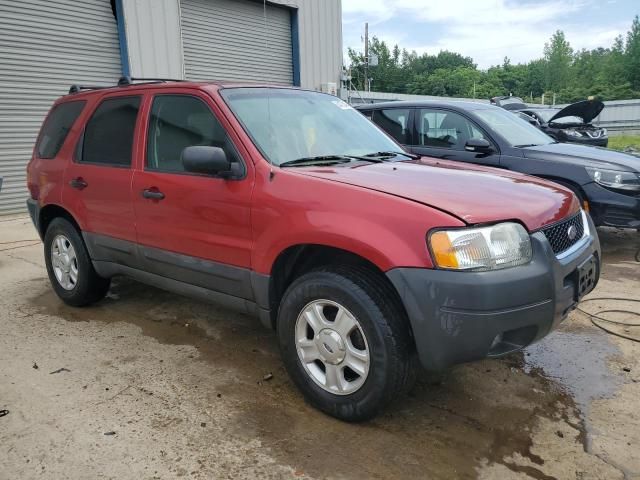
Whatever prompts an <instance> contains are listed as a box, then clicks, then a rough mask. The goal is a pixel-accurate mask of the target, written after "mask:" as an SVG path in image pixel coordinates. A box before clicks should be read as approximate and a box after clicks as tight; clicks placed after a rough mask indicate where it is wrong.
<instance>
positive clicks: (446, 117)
mask: <svg viewBox="0 0 640 480" xmlns="http://www.w3.org/2000/svg"><path fill="white" fill-rule="evenodd" d="M471 138H482V139H485V140H487V141H490V139H488V138H487V137H486V136H485V135H484V134H483V133H482V132H481V131H480V130H479V129H478V128H477V127H476V126H475V125H474V124H473V123H472V122H471V121H469V120H468V119H467V118H465V117H463V116H462V115H460V114H459V113H456V112H450V111H447V110H438V109H428V108H424V109H420V110H418V145H419V146H424V147H438V148H450V149H452V150H464V146H465V144H466V143H467V141H468V140H469V139H471Z"/></svg>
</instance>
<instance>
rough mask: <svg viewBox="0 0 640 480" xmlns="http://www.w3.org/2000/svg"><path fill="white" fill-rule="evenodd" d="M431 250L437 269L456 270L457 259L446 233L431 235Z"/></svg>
mask: <svg viewBox="0 0 640 480" xmlns="http://www.w3.org/2000/svg"><path fill="white" fill-rule="evenodd" d="M431 250H433V254H434V255H435V257H436V258H435V260H436V263H437V264H438V266H439V267H441V268H458V258H457V257H456V252H455V250H454V248H453V245H451V240H449V235H448V234H447V232H435V233H434V234H433V235H431Z"/></svg>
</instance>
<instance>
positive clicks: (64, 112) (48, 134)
mask: <svg viewBox="0 0 640 480" xmlns="http://www.w3.org/2000/svg"><path fill="white" fill-rule="evenodd" d="M85 103H86V102H85V101H76V102H65V103H61V104H59V105H56V106H55V107H54V108H53V110H51V113H50V114H49V115H48V116H47V119H46V120H45V122H44V125H43V126H42V130H41V132H40V136H39V137H38V144H37V145H36V154H37V156H38V158H54V157H55V156H56V155H58V152H59V151H60V148H62V145H63V144H64V141H65V140H66V138H67V135H68V134H69V131H70V130H71V127H72V126H73V124H74V123H75V121H76V120H77V118H78V117H79V116H80V113H81V112H82V109H83V108H84V105H85Z"/></svg>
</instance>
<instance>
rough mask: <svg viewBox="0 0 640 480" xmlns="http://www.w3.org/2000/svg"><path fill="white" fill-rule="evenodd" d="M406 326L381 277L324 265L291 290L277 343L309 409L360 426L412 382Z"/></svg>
mask: <svg viewBox="0 0 640 480" xmlns="http://www.w3.org/2000/svg"><path fill="white" fill-rule="evenodd" d="M408 325H409V323H408V320H407V318H406V314H405V312H404V309H403V308H402V305H401V304H400V301H399V299H398V298H397V295H396V294H395V291H393V287H391V286H390V285H389V284H387V283H386V282H385V281H384V278H381V277H380V274H379V273H377V272H374V271H371V270H369V269H364V268H359V267H350V266H340V267H327V268H323V269H320V270H315V271H312V272H310V273H307V274H305V275H302V276H301V277H299V278H298V279H297V280H295V281H294V282H293V283H292V284H291V286H290V287H289V288H288V289H287V291H286V292H285V294H284V297H283V299H282V303H281V306H280V309H279V312H278V339H279V343H280V349H281V352H282V356H283V360H284V364H285V367H286V368H287V371H288V373H289V375H290V376H291V378H292V379H293V381H294V383H295V384H296V385H297V387H298V388H299V389H300V390H301V391H302V393H303V394H304V396H305V398H306V400H307V401H308V402H309V403H310V404H311V405H313V406H315V407H316V408H318V409H319V410H322V411H323V412H325V413H327V414H329V415H332V416H334V417H337V418H339V419H341V420H345V421H363V420H367V419H370V418H372V417H374V416H376V415H377V414H378V413H379V412H380V411H381V410H382V409H383V408H384V407H385V406H386V405H387V404H388V403H389V402H391V401H392V400H393V399H394V398H395V397H396V396H397V395H398V394H399V393H402V392H404V391H406V390H407V388H408V387H409V384H410V382H411V380H412V379H413V378H414V376H413V375H412V373H413V370H412V369H413V362H412V359H413V356H414V350H415V349H414V346H413V342H412V339H411V335H410V331H409V326H408Z"/></svg>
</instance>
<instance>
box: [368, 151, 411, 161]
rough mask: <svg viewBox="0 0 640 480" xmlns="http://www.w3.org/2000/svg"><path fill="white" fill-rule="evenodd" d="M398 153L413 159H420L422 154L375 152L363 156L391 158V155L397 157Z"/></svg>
mask: <svg viewBox="0 0 640 480" xmlns="http://www.w3.org/2000/svg"><path fill="white" fill-rule="evenodd" d="M398 155H404V156H405V157H407V158H410V159H412V160H418V159H419V158H420V155H414V154H413V153H407V152H375V153H368V154H366V155H363V157H367V158H372V157H373V158H376V157H379V158H391V157H397V156H398Z"/></svg>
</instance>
